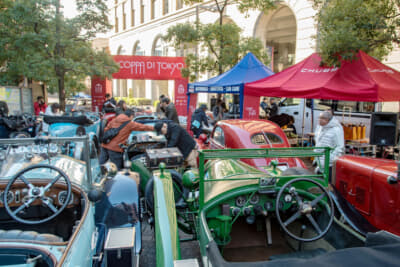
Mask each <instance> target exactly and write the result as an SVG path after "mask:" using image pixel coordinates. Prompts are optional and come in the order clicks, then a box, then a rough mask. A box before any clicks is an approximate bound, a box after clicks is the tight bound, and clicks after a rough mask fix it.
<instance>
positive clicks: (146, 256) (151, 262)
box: [140, 220, 203, 267]
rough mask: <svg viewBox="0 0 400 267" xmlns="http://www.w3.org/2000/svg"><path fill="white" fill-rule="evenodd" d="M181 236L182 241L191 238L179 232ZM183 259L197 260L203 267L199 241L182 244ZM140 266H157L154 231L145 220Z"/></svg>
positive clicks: (143, 223)
mask: <svg viewBox="0 0 400 267" xmlns="http://www.w3.org/2000/svg"><path fill="white" fill-rule="evenodd" d="M179 236H180V238H181V239H184V238H189V237H190V236H188V235H186V234H185V233H183V232H181V231H180V232H179ZM181 258H182V259H192V258H197V260H198V262H199V266H203V264H202V262H201V256H200V249H199V245H198V242H197V241H189V242H182V243H181ZM140 266H144V267H153V266H156V242H155V236H154V229H153V228H152V227H151V226H150V225H149V224H148V223H147V222H146V221H145V220H144V221H143V222H142V253H141V255H140Z"/></svg>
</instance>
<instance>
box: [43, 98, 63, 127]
mask: <svg viewBox="0 0 400 267" xmlns="http://www.w3.org/2000/svg"><path fill="white" fill-rule="evenodd" d="M44 115H46V116H61V115H62V113H61V112H60V104H58V103H53V104H51V105H50V106H48V107H47V108H46V112H45V113H44ZM42 131H43V132H45V133H47V132H48V131H49V125H48V124H47V123H46V122H42Z"/></svg>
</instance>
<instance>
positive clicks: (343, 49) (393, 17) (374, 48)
mask: <svg viewBox="0 0 400 267" xmlns="http://www.w3.org/2000/svg"><path fill="white" fill-rule="evenodd" d="M314 7H315V8H316V9H317V10H318V13H317V16H316V17H317V21H318V36H317V41H318V52H319V53H320V54H321V57H322V60H323V62H324V63H325V64H327V65H329V66H332V65H340V60H341V59H344V60H352V59H354V57H355V55H356V54H357V52H358V51H359V50H363V51H364V52H366V53H367V54H370V55H371V56H374V57H376V58H377V59H379V60H382V59H383V58H384V57H385V56H386V55H388V54H389V53H390V51H392V49H393V44H399V36H398V34H399V33H398V30H399V25H400V13H399V8H400V4H399V1H397V0H379V1H376V0H314Z"/></svg>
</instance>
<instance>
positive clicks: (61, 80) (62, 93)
mask: <svg viewBox="0 0 400 267" xmlns="http://www.w3.org/2000/svg"><path fill="white" fill-rule="evenodd" d="M58 99H59V102H60V110H62V111H65V88H64V75H60V76H59V77H58Z"/></svg>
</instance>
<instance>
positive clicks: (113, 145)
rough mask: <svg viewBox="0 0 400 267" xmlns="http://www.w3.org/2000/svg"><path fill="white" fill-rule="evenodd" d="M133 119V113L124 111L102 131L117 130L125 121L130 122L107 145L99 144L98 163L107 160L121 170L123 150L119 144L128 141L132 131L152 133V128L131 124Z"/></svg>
mask: <svg viewBox="0 0 400 267" xmlns="http://www.w3.org/2000/svg"><path fill="white" fill-rule="evenodd" d="M133 117H134V112H133V111H132V110H130V109H128V110H127V111H125V113H122V114H120V115H118V116H117V117H115V119H113V120H112V121H110V123H108V124H107V127H106V128H105V129H104V132H106V131H107V130H108V129H111V128H118V127H120V126H121V125H122V124H123V123H125V122H127V121H131V122H129V123H128V124H126V125H125V126H124V127H123V128H122V129H121V130H120V132H119V133H118V134H117V135H116V136H115V137H114V138H113V139H111V141H110V142H109V143H108V144H101V151H100V159H99V163H100V165H101V164H104V163H106V161H107V160H110V161H111V162H113V163H115V165H117V168H118V170H120V169H122V168H123V149H122V148H121V147H120V146H119V145H120V144H124V143H125V142H126V140H127V139H128V137H129V135H130V134H131V132H132V131H154V128H153V126H150V125H145V124H141V123H138V122H133V121H132V119H133Z"/></svg>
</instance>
